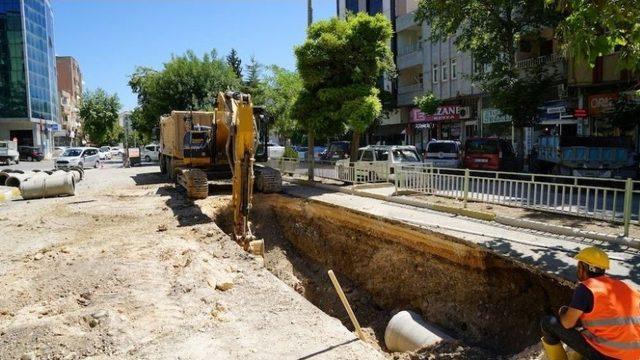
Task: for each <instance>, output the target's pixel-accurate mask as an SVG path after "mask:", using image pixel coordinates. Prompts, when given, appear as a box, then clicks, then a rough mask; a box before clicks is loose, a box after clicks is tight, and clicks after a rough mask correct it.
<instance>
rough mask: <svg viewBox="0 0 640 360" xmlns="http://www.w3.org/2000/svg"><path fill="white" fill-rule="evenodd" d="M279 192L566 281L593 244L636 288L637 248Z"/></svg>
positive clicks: (639, 283) (293, 188) (303, 191)
mask: <svg viewBox="0 0 640 360" xmlns="http://www.w3.org/2000/svg"><path fill="white" fill-rule="evenodd" d="M284 191H285V192H286V193H287V194H289V195H292V196H296V197H300V198H306V199H310V200H314V201H320V202H324V203H327V204H332V205H337V206H342V207H345V208H348V209H352V210H356V211H360V212H365V213H368V214H371V215H374V216H380V217H385V218H389V219H392V220H397V221H402V222H405V223H409V224H412V225H416V226H419V227H423V228H426V229H429V230H431V231H437V232H440V233H443V234H446V235H450V236H455V237H457V238H459V239H462V240H466V241H469V242H472V243H474V244H477V245H481V246H484V247H486V248H489V249H491V250H492V251H494V252H496V253H498V254H501V255H505V256H507V257H509V258H512V259H514V260H516V261H518V262H521V263H523V264H526V265H532V266H534V267H536V268H538V269H540V270H542V271H545V272H546V273H549V274H552V275H555V276H558V277H560V278H563V279H566V280H570V281H576V280H577V279H576V274H575V264H576V262H575V260H574V259H573V256H574V255H575V254H576V253H577V252H578V251H579V250H580V249H583V248H585V247H588V246H592V245H596V246H599V247H601V248H603V249H604V250H606V251H607V252H608V254H609V257H610V259H611V269H610V270H609V273H610V274H612V275H614V276H616V277H618V278H620V279H622V280H625V281H627V282H628V283H630V284H633V285H634V286H636V287H639V288H640V266H639V264H640V251H638V250H635V249H628V248H627V247H625V246H620V245H613V244H608V243H603V242H600V241H585V240H582V241H581V240H578V239H575V238H569V237H563V236H558V235H552V234H545V233H539V232H534V231H522V230H519V229H517V228H512V227H509V226H504V225H500V224H496V223H492V222H487V221H481V220H475V219H471V218H465V217H460V216H456V215H451V214H447V213H442V212H437V211H432V210H428V209H423V208H418V207H413V206H407V205H400V204H395V203H391V202H388V201H383V200H377V199H372V198H365V197H361V196H356V195H350V194H346V193H340V192H331V191H329V190H324V189H320V188H313V187H307V186H299V185H289V186H286V187H285V189H284ZM367 191H371V192H374V193H380V194H385V191H386V189H384V188H371V189H367ZM385 195H387V194H385ZM485 205H486V204H485Z"/></svg>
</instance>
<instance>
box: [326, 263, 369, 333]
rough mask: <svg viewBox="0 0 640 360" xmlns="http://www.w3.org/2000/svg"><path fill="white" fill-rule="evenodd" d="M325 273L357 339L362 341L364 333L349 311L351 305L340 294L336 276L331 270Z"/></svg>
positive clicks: (342, 294) (340, 289)
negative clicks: (354, 330)
mask: <svg viewBox="0 0 640 360" xmlns="http://www.w3.org/2000/svg"><path fill="white" fill-rule="evenodd" d="M327 273H328V274H329V278H331V282H332V283H333V287H334V288H336V292H337V293H338V297H339V298H340V300H341V301H342V305H343V306H344V308H345V310H347V314H349V319H351V323H352V324H353V327H354V328H356V333H357V334H358V338H360V340H362V341H364V333H363V332H362V329H361V328H360V323H358V319H356V315H355V314H354V313H353V310H351V305H349V301H348V300H347V297H346V296H345V295H344V292H342V287H340V283H339V282H338V279H337V278H336V274H334V273H333V270H329V271H328V272H327Z"/></svg>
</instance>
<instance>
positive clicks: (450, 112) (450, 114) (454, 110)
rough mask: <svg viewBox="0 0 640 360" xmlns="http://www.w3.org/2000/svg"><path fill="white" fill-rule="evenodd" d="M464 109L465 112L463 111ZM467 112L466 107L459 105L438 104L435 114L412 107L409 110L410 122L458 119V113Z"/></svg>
mask: <svg viewBox="0 0 640 360" xmlns="http://www.w3.org/2000/svg"><path fill="white" fill-rule="evenodd" d="M465 111H466V113H465ZM461 112H462V113H465V114H468V112H469V111H468V107H464V106H460V105H442V106H438V108H437V109H436V113H435V114H429V115H427V114H425V113H423V112H422V111H420V109H418V108H414V109H412V110H411V119H410V120H411V122H412V123H420V122H436V121H444V120H460V113H461Z"/></svg>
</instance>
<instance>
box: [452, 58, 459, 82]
mask: <svg viewBox="0 0 640 360" xmlns="http://www.w3.org/2000/svg"><path fill="white" fill-rule="evenodd" d="M457 78H458V60H456V59H451V80H455V79H457Z"/></svg>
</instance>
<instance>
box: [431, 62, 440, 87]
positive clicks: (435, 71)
mask: <svg viewBox="0 0 640 360" xmlns="http://www.w3.org/2000/svg"><path fill="white" fill-rule="evenodd" d="M431 78H432V79H433V83H434V84H437V83H438V65H435V64H434V65H433V70H432V71H431Z"/></svg>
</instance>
